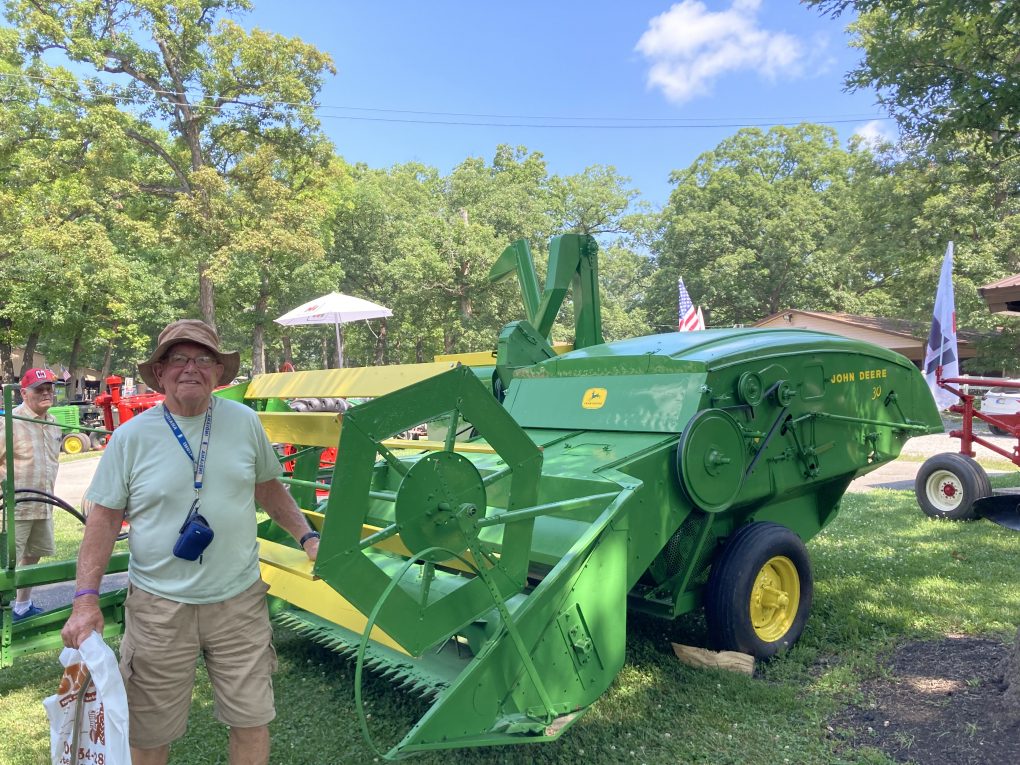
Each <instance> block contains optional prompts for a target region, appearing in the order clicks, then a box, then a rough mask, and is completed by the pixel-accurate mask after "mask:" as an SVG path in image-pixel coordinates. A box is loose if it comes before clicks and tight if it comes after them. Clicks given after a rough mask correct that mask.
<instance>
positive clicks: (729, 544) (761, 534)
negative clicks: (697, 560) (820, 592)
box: [705, 523, 814, 659]
mask: <svg viewBox="0 0 1020 765" xmlns="http://www.w3.org/2000/svg"><path fill="white" fill-rule="evenodd" d="M777 556H781V557H783V558H785V559H787V560H788V561H789V562H790V563H792V564H793V567H794V568H795V569H796V578H797V580H798V582H799V598H798V601H797V607H796V612H795V614H794V615H793V619H792V621H791V623H790V625H789V628H788V629H786V631H785V632H784V633H783V634H781V635H778V636H777V637H775V638H774V639H772V640H768V641H766V640H764V639H762V637H761V636H760V635H759V633H758V631H756V629H755V627H754V623H753V621H752V613H751V603H752V601H751V598H752V590H753V588H754V584H755V581H756V580H757V578H758V575H759V572H761V571H762V570H763V569H764V567H765V566H766V564H767V563H769V561H771V560H772V559H773V558H776V557H777ZM813 595H814V578H813V577H812V574H811V561H810V559H809V557H808V552H807V547H805V546H804V542H803V541H801V539H800V537H798V536H797V535H796V534H794V533H793V532H792V531H790V529H788V528H786V527H785V526H781V525H779V524H778V523H751V524H748V525H746V526H743V527H741V528H740V529H738V530H737V531H736V532H735V533H734V534H733V535H732V536H731V537H730V538H729V539H728V540H727V541H726V544H725V545H724V546H723V548H722V549H721V550H719V552H718V553H717V555H716V559H715V562H714V563H713V564H712V570H711V572H710V574H709V577H708V585H707V586H706V588H705V620H706V621H707V623H708V635H709V639H710V640H711V642H712V645H713V646H714V647H715V648H716V649H718V650H724V651H740V652H742V653H749V654H751V655H752V656H754V657H755V658H757V659H769V658H772V657H773V656H775V655H776V654H778V653H780V652H782V651H785V650H787V649H788V648H790V646H792V645H793V644H794V643H796V642H797V639H798V638H799V637H800V635H801V633H802V632H803V631H804V626H805V624H806V623H807V618H808V614H809V613H810V611H811V599H812V596H813Z"/></svg>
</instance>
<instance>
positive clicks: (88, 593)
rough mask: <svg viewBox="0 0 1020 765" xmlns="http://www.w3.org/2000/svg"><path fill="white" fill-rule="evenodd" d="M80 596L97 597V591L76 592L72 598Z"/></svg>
mask: <svg viewBox="0 0 1020 765" xmlns="http://www.w3.org/2000/svg"><path fill="white" fill-rule="evenodd" d="M82 595H95V596H97V597H98V596H99V590H78V591H77V592H76V593H74V598H80V597H81V596H82ZM74 598H71V600H74Z"/></svg>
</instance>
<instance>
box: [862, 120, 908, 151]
mask: <svg viewBox="0 0 1020 765" xmlns="http://www.w3.org/2000/svg"><path fill="white" fill-rule="evenodd" d="M854 135H857V136H860V137H861V138H862V139H863V140H864V142H865V143H866V144H868V145H869V146H872V147H878V146H879V145H880V144H883V143H896V139H897V138H898V137H899V136H898V135H897V134H896V128H895V127H894V126H893V123H892V122H888V121H883V120H871V122H865V123H864V124H863V125H860V126H859V127H858V128H857V129H856V130H855V131H854Z"/></svg>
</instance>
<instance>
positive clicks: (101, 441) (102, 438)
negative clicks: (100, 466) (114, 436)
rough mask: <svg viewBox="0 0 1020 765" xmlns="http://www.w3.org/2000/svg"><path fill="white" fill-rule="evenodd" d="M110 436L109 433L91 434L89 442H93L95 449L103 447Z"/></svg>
mask: <svg viewBox="0 0 1020 765" xmlns="http://www.w3.org/2000/svg"><path fill="white" fill-rule="evenodd" d="M107 438H109V436H107V435H100V434H99V433H90V434H89V443H91V444H92V448H93V449H102V448H104V447H105V446H106V439H107Z"/></svg>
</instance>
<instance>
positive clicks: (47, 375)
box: [21, 369, 57, 388]
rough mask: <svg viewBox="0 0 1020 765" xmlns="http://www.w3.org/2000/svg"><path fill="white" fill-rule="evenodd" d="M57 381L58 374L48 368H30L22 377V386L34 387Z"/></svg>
mask: <svg viewBox="0 0 1020 765" xmlns="http://www.w3.org/2000/svg"><path fill="white" fill-rule="evenodd" d="M56 381H57V376H56V375H55V374H53V373H52V372H51V371H50V370H48V369H29V370H28V371H27V372H25V376H24V377H22V378H21V387H22V388H34V387H35V386H37V385H45V384H46V383H52V382H56Z"/></svg>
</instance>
